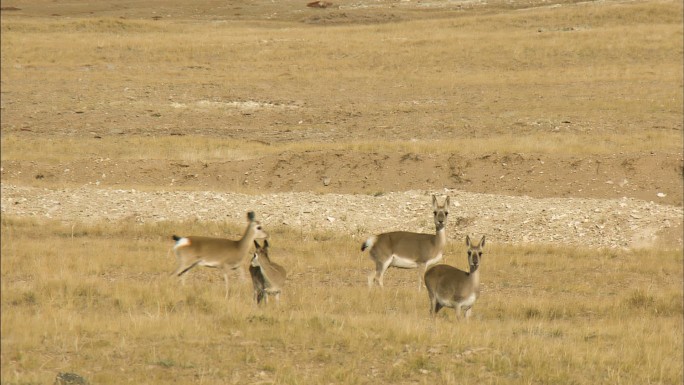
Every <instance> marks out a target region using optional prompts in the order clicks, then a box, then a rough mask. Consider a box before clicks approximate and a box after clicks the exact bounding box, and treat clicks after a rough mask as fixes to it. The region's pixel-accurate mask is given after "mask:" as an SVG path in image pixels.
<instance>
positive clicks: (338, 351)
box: [2, 218, 684, 384]
mask: <svg viewBox="0 0 684 385" xmlns="http://www.w3.org/2000/svg"><path fill="white" fill-rule="evenodd" d="M225 228H227V229H228V230H227V231H226V234H228V235H229V236H236V234H239V232H240V228H238V227H235V226H232V225H230V224H229V225H227V226H224V225H220V224H215V223H203V224H200V223H160V224H155V225H149V224H146V225H145V224H136V223H133V222H131V223H128V222H123V223H111V224H98V225H85V224H80V223H74V224H66V223H65V224H62V223H58V222H42V221H36V220H19V219H13V218H3V221H2V256H3V257H2V309H3V319H2V382H3V383H7V384H31V383H36V384H38V383H41V384H44V383H49V382H50V381H51V380H52V378H54V376H55V374H56V373H57V372H58V371H73V372H77V373H79V374H81V375H84V376H86V377H87V378H89V379H90V380H91V381H92V383H124V382H132V383H148V384H156V383H159V384H162V383H169V382H173V381H178V382H181V383H202V384H225V383H240V384H245V383H276V384H319V383H349V384H366V383H402V384H403V383H405V384H409V383H422V384H428V383H440V384H457V383H475V382H486V383H506V384H530V383H538V384H549V383H556V384H596V383H622V384H647V383H651V384H678V383H681V381H682V370H681V368H682V367H681V363H682V359H683V358H684V357H683V355H682V343H683V341H682V335H683V334H682V333H683V332H684V330H682V321H683V315H682V311H683V308H682V301H683V297H682V287H681V284H682V280H681V277H682V253H681V250H679V251H674V252H672V251H670V252H659V251H658V250H655V249H653V250H650V249H649V250H639V251H633V252H623V251H617V250H600V251H597V250H589V249H581V248H579V249H570V248H555V247H551V246H538V247H535V246H525V247H508V246H506V247H503V246H499V245H497V244H496V241H495V240H491V244H490V245H488V250H486V251H487V252H486V254H485V259H484V260H483V266H482V269H483V271H482V280H483V284H484V289H483V293H482V296H481V298H480V300H479V301H478V302H477V303H476V306H475V308H474V318H473V319H472V320H471V321H469V322H460V321H457V320H456V319H455V317H454V313H453V312H452V311H451V310H450V309H446V311H444V312H443V313H440V316H439V317H438V318H437V319H436V320H432V319H430V317H429V315H428V301H427V294H426V292H425V290H423V291H422V292H421V293H418V292H417V291H416V288H415V282H416V281H415V280H416V272H415V271H413V270H409V271H401V270H396V269H393V270H390V271H389V273H388V275H387V277H386V287H385V289H384V290H379V289H377V288H376V289H373V290H370V291H369V290H368V288H367V287H366V282H365V281H366V275H367V273H368V271H369V269H370V266H371V263H370V261H369V260H368V258H367V255H365V254H362V253H361V252H359V250H358V246H359V244H360V240H359V239H352V238H350V237H348V236H343V235H336V234H330V233H317V234H302V233H299V232H294V231H292V230H290V229H286V228H276V229H269V230H270V231H271V243H272V254H273V259H274V260H276V261H278V262H279V263H282V264H283V265H285V266H287V269H288V271H289V280H288V282H287V288H286V291H285V293H284V295H283V298H282V302H281V306H279V307H276V306H273V304H269V305H268V306H265V307H262V308H257V307H256V306H255V305H254V304H253V303H252V298H251V290H250V289H251V287H250V284H249V283H239V281H234V282H233V283H232V285H231V296H230V298H229V299H227V300H226V299H224V296H223V284H222V277H221V275H220V274H218V273H217V272H216V271H213V270H211V269H196V271H191V272H190V273H189V275H188V278H187V284H186V285H185V286H181V285H180V284H179V283H178V282H177V281H175V280H173V279H171V278H169V277H168V274H169V272H170V271H172V270H173V269H174V267H175V266H174V263H175V260H174V259H175V258H174V257H173V256H172V255H170V254H168V251H169V247H170V246H171V243H172V242H171V241H170V240H169V234H171V233H181V234H186V233H202V234H213V235H223V234H224V229H225ZM464 248H465V246H464V245H460V244H453V243H452V244H449V246H448V250H447V259H448V262H449V263H450V264H453V265H456V266H460V267H461V268H463V267H464V266H463V265H464V264H465V263H464V261H465V256H464V255H463V254H464Z"/></svg>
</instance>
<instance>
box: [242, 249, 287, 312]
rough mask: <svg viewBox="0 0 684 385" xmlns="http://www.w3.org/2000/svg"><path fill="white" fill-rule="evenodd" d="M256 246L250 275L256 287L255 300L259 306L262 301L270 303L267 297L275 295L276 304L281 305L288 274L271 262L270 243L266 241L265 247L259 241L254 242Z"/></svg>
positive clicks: (250, 266)
mask: <svg viewBox="0 0 684 385" xmlns="http://www.w3.org/2000/svg"><path fill="white" fill-rule="evenodd" d="M254 245H255V246H256V251H255V252H254V256H253V257H252V262H251V263H250V265H249V274H250V275H251V276H252V284H253V285H254V300H255V301H256V303H257V304H259V303H261V301H262V300H264V302H268V296H267V295H275V298H276V303H279V302H280V292H281V291H282V288H283V285H284V284H285V277H286V276H287V272H286V271H285V269H284V268H283V267H282V266H280V265H278V264H277V263H274V262H271V259H270V258H269V257H268V241H264V246H263V247H262V246H261V245H259V242H257V241H254Z"/></svg>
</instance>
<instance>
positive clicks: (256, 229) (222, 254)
mask: <svg viewBox="0 0 684 385" xmlns="http://www.w3.org/2000/svg"><path fill="white" fill-rule="evenodd" d="M247 220H248V222H249V223H248V224H247V228H246V229H245V232H244V234H243V235H242V238H240V239H239V240H237V241H233V240H230V239H224V238H210V237H197V236H192V237H179V236H177V235H174V236H173V240H175V241H176V244H175V245H174V246H173V250H174V251H175V253H176V259H177V261H178V268H177V269H176V271H174V272H173V273H172V275H175V276H178V277H182V276H183V274H185V273H187V272H188V270H190V269H192V268H193V267H195V266H197V265H199V266H206V267H214V268H219V269H221V270H222V271H223V279H224V281H225V284H226V298H227V297H228V272H229V271H230V270H236V269H239V272H240V278H241V279H242V280H244V279H245V277H244V267H243V266H242V264H243V262H244V261H245V260H246V259H247V257H248V256H249V250H250V248H251V247H252V242H254V240H255V239H264V238H266V237H268V234H266V232H265V231H264V229H263V227H262V226H261V224H260V223H259V222H257V221H255V220H254V211H250V212H248V213H247ZM184 278H185V277H182V278H181V279H182V280H183V283H184Z"/></svg>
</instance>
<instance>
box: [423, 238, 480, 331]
mask: <svg viewBox="0 0 684 385" xmlns="http://www.w3.org/2000/svg"><path fill="white" fill-rule="evenodd" d="M466 245H467V246H468V265H469V266H470V271H469V272H465V271H463V270H459V269H457V268H455V267H453V266H449V265H436V266H433V267H432V268H430V269H428V270H427V271H426V272H425V286H426V287H427V290H428V297H429V298H430V313H431V314H433V315H436V314H437V312H438V311H439V310H440V309H441V308H442V307H451V308H454V309H455V310H456V315H457V316H458V317H459V318H460V316H461V310H464V311H465V317H466V318H469V317H470V315H471V310H472V307H473V304H474V303H475V301H476V300H477V298H478V297H479V295H480V269H479V267H480V260H481V258H482V249H483V248H484V245H485V237H484V236H483V237H482V239H480V242H479V243H478V244H477V245H473V244H472V243H471V242H470V237H469V236H466Z"/></svg>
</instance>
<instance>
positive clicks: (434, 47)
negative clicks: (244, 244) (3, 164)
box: [0, 1, 684, 384]
mask: <svg viewBox="0 0 684 385" xmlns="http://www.w3.org/2000/svg"><path fill="white" fill-rule="evenodd" d="M283 3H285V2H283ZM3 5H4V4H3ZM499 5H500V8H498V7H495V8H494V9H486V10H484V11H482V12H475V13H469V12H464V13H462V14H461V13H451V14H448V15H445V16H444V17H434V18H431V19H430V20H413V21H402V22H399V23H383V24H371V25H364V24H346V25H338V26H325V27H323V26H312V25H307V24H304V23H300V22H292V21H287V20H285V21H269V22H266V21H230V22H193V21H192V20H185V19H184V20H167V19H164V20H158V21H154V22H152V21H143V20H133V19H115V18H113V17H96V18H88V17H87V16H86V17H78V18H72V19H65V18H54V17H50V18H38V17H36V18H29V17H8V16H7V15H6V14H5V13H3V15H2V25H1V28H2V39H1V40H0V47H1V50H2V56H1V61H2V63H1V67H0V72H1V76H2V88H3V90H2V91H3V94H2V110H1V114H2V123H1V124H2V149H1V150H2V160H3V161H4V160H28V161H31V160H46V161H50V162H54V163H55V164H57V163H58V162H60V161H62V160H69V159H75V158H92V157H98V158H99V157H102V158H112V159H179V160H212V159H224V160H225V159H245V158H251V157H255V156H260V155H263V154H271V153H280V152H283V151H293V152H303V151H307V150H309V149H320V148H324V149H331V150H336V151H337V150H345V151H358V152H376V151H386V152H396V151H406V152H409V151H410V152H413V153H434V152H442V151H445V152H459V153H460V152H473V153H478V152H487V153H489V152H500V153H512V152H526V153H527V152H529V153H549V154H602V153H615V152H633V153H636V154H639V153H643V152H649V151H653V150H657V151H659V152H660V151H662V152H678V151H681V150H682V130H681V127H682V126H681V124H682V123H681V122H682V105H683V101H684V98H683V96H682V84H683V79H682V70H681V69H682V64H683V61H684V60H683V59H682V30H683V28H682V3H681V1H647V2H627V3H617V2H616V3H613V2H599V3H596V4H594V3H584V4H577V5H568V4H565V5H563V6H560V7H539V8H532V9H527V10H519V11H516V10H507V9H506V5H505V4H503V3H501V4H499ZM502 9H503V11H501V10H502ZM293 52H296V54H293ZM234 101H241V102H244V101H265V102H268V103H274V104H276V105H278V106H282V108H281V107H278V108H266V109H263V110H260V111H258V113H253V114H243V113H242V111H240V110H239V109H236V108H232V107H231V108H228V107H226V106H227V105H229V104H230V103H232V102H234ZM212 103H214V104H212ZM73 116H76V118H74V117H73ZM566 121H567V122H571V129H567V130H565V129H563V130H560V131H558V132H556V131H552V129H553V128H554V126H556V125H561V126H562V125H563V124H564V123H562V122H566ZM225 127H245V128H246V130H247V131H249V132H251V133H252V134H253V135H256V134H257V133H258V132H259V130H260V129H262V128H270V129H272V130H273V131H275V132H277V133H283V132H289V133H290V134H288V135H290V136H288V137H287V138H286V139H287V140H282V141H279V139H278V138H280V137H279V136H277V135H276V136H274V137H275V139H272V138H266V139H268V141H269V142H270V145H265V144H263V143H257V142H252V143H248V144H245V141H244V138H242V137H241V138H238V139H229V138H228V137H230V135H231V134H232V132H231V133H226V132H224V131H222V130H223V129H224V128H225ZM274 127H275V128H274ZM311 128H313V129H319V130H320V131H321V132H328V131H331V130H332V129H339V130H341V131H342V130H344V131H345V132H348V133H349V134H348V136H347V137H344V138H342V139H341V138H340V137H339V136H335V137H331V138H323V139H309V138H306V137H305V134H306V132H308V131H306V130H307V129H311ZM380 128H382V129H380ZM384 128H390V129H392V128H398V131H399V134H402V135H398V134H396V133H395V132H394V131H391V130H389V129H388V130H387V132H389V133H387V134H386V133H385V130H384ZM24 129H26V131H23V130H24ZM112 132H114V133H112ZM175 132H183V133H184V134H186V136H183V137H177V136H171V135H169V134H170V133H175ZM444 132H448V133H449V134H448V135H445V134H444ZM93 133H95V134H97V135H98V136H101V138H99V139H95V138H94V137H93V136H94V134H93ZM299 133H301V135H299V136H298V135H297V134H299ZM407 133H408V134H407ZM550 133H551V134H550ZM128 134H130V135H128ZM445 136H446V137H448V139H446V140H443V139H444V137H445ZM293 138H294V139H293ZM271 139H272V140H271ZM438 140H440V141H439V142H437V141H438ZM1 226H2V227H1V232H2V239H1V241H2V242H1V247H2V249H1V252H2V258H1V260H0V263H1V275H2V281H1V285H2V291H1V303H0V305H1V307H2V330H1V331H2V340H1V344H2V346H1V348H2V349H1V350H2V351H1V361H2V368H1V373H0V374H1V382H2V383H3V384H46V383H51V382H52V380H53V378H54V376H55V374H56V373H57V372H58V371H73V372H77V373H79V374H81V375H84V376H85V377H87V378H88V379H89V380H90V381H91V383H93V384H107V383H146V384H168V383H173V382H176V383H198V384H226V383H235V384H248V383H255V384H256V383H260V384H264V383H275V384H321V383H345V384H370V383H374V384H377V383H392V384H416V383H417V384H435V383H437V384H461V383H476V382H478V383H480V382H482V383H493V384H597V383H609V384H614V383H620V384H681V383H682V380H683V378H682V360H683V359H684V357H683V352H682V349H683V347H682V344H683V341H682V334H683V332H684V330H683V314H682V313H683V304H682V302H683V294H682V276H683V271H682V270H683V266H682V263H683V261H682V250H681V249H679V250H675V251H661V250H659V249H658V248H657V247H655V248H653V249H648V250H636V251H629V252H628V251H619V250H591V249H585V248H569V247H568V248H558V247H552V246H535V245H527V246H517V247H514V246H500V245H497V243H496V240H491V239H490V240H489V242H490V244H489V245H488V248H487V249H486V254H485V259H484V262H483V266H482V269H483V271H482V280H483V284H484V289H483V293H482V296H481V298H480V300H479V301H478V303H477V304H476V306H475V309H474V319H473V320H472V321H471V322H468V323H465V322H458V321H456V320H455V319H454V314H453V312H452V311H450V310H449V309H446V311H445V312H444V313H443V314H441V315H440V316H439V317H438V318H437V319H436V320H432V319H430V318H429V316H428V301H427V294H426V293H425V291H423V292H421V293H418V292H417V291H416V290H415V282H416V272H415V271H398V270H391V271H390V272H389V273H388V275H387V277H386V280H385V282H386V288H385V289H384V290H371V291H368V289H367V288H366V275H367V273H368V271H369V269H370V267H371V263H370V261H369V260H368V258H367V256H366V255H365V254H362V253H360V252H359V251H358V249H359V244H360V242H361V240H360V239H357V238H353V237H351V236H348V235H345V234H331V233H314V234H306V233H301V232H299V231H298V230H297V229H292V228H277V229H269V231H270V232H271V235H272V239H271V241H272V247H273V250H272V253H273V258H274V260H275V261H277V262H278V263H282V264H283V265H284V266H286V267H287V269H288V271H289V277H290V279H289V281H288V283H287V287H286V291H285V293H284V295H283V303H282V305H281V306H280V307H274V306H267V307H263V308H257V307H255V306H254V305H253V303H252V300H251V290H250V285H249V283H243V284H239V283H235V284H233V285H232V295H231V296H230V298H229V299H227V300H225V299H224V298H223V284H222V277H221V276H220V274H217V273H216V272H215V271H212V270H209V269H204V270H202V269H197V271H192V272H190V273H189V276H188V278H187V285H186V286H184V287H183V286H180V285H179V284H178V282H176V281H175V280H173V279H170V278H169V277H168V274H169V273H170V272H171V271H172V270H173V269H174V267H175V265H174V257H173V256H171V255H170V254H169V253H168V252H169V248H170V247H171V241H170V240H169V236H170V235H171V234H172V233H180V234H183V233H195V234H204V235H215V236H219V235H226V234H227V235H229V236H231V237H236V236H238V235H239V232H240V230H241V229H240V228H239V227H235V226H234V225H233V224H227V225H225V226H224V225H219V224H213V223H172V222H163V223H158V224H153V225H151V224H147V225H141V224H137V223H134V222H132V221H131V222H121V223H108V222H105V221H102V222H100V223H97V224H84V223H73V224H71V223H59V222H43V221H38V220H28V219H20V218H12V217H7V216H3V218H2V223H1ZM226 229H227V230H226ZM364 235H365V234H364ZM463 250H464V246H463V245H461V244H449V246H448V250H447V252H446V255H447V260H448V263H450V264H453V265H457V266H459V267H461V268H464V265H465V256H464V255H463Z"/></svg>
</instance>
